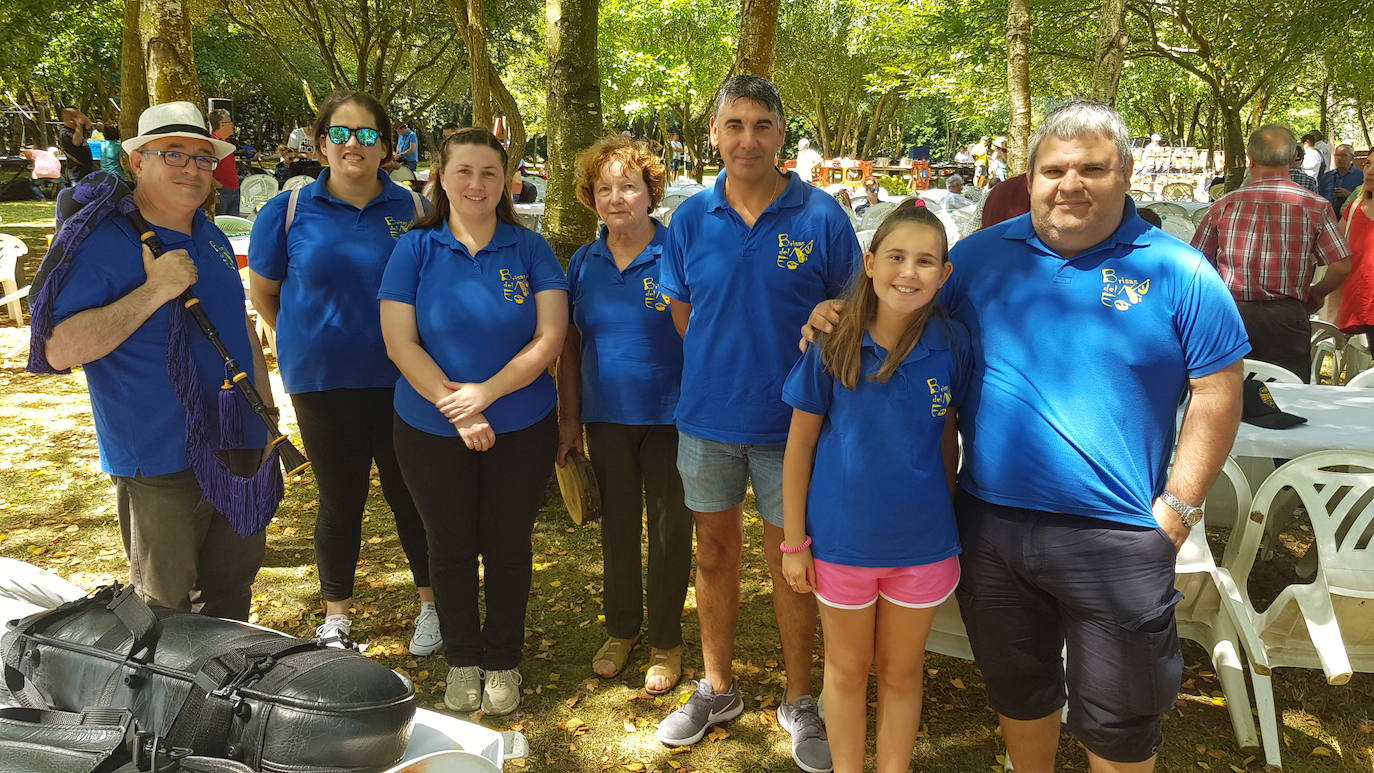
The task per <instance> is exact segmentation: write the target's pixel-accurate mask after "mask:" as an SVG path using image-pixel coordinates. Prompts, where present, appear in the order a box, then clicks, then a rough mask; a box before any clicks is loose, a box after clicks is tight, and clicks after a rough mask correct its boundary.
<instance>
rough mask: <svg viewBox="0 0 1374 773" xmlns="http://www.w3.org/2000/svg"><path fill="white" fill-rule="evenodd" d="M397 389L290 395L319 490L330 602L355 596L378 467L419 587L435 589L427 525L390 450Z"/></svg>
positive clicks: (319, 533) (322, 564) (319, 542)
mask: <svg viewBox="0 0 1374 773" xmlns="http://www.w3.org/2000/svg"><path fill="white" fill-rule="evenodd" d="M394 395H395V390H394V389H390V388H377V389H327V390H323V391H320V392H301V393H300V394H294V395H291V404H292V405H294V406H295V407H296V420H297V422H299V424H300V428H301V440H302V441H304V442H305V453H306V455H308V456H309V457H310V463H311V464H310V467H311V469H312V470H313V471H314V473H315V481H316V483H318V484H319V489H320V511H319V515H318V516H316V518H315V562H316V563H317V564H318V565H319V571H320V593H321V595H323V596H324V599H325V601H344V600H346V599H350V598H352V597H353V582H354V575H355V573H356V572H357V569H358V553H359V549H360V546H361V543H362V538H363V506H364V505H365V504H366V503H367V493H368V487H369V485H370V483H371V473H372V463H373V462H374V461H375V462H376V463H377V476H378V477H379V478H381V482H382V496H383V497H384V498H385V499H386V503H387V506H389V507H390V508H391V512H392V515H393V516H394V517H395V519H396V534H397V536H399V537H400V538H401V549H402V550H403V551H405V554H406V560H407V561H409V562H410V575H411V577H413V578H414V579H415V585H416V587H419V588H427V587H429V549H428V547H427V545H426V541H425V525H424V522H423V521H421V520H420V513H419V511H418V510H416V509H415V502H414V501H413V500H412V499H411V496H410V492H409V491H408V490H406V484H405V479H404V478H403V477H402V475H401V467H400V465H399V464H398V463H397V461H396V450H395V447H394V446H393V445H392V434H391V422H392V419H393V417H394V416H395V415H396V414H395V411H394V410H393V409H392V399H393V397H394Z"/></svg>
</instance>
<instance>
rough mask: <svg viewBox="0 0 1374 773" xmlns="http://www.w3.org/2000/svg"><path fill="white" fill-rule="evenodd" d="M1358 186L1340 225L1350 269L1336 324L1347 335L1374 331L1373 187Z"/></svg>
mask: <svg viewBox="0 0 1374 773" xmlns="http://www.w3.org/2000/svg"><path fill="white" fill-rule="evenodd" d="M1341 147H1346V146H1345V145H1342V146H1340V147H1338V148H1336V152H1337V153H1338V154H1339V153H1340V149H1341ZM1337 157H1338V158H1339V156H1337ZM1358 190H1359V192H1358V193H1356V194H1355V195H1354V196H1352V198H1351V202H1350V205H1349V206H1348V207H1347V208H1346V214H1345V223H1344V226H1343V228H1342V230H1343V231H1345V237H1346V242H1347V243H1348V244H1349V245H1350V264H1351V270H1350V279H1349V280H1347V281H1346V283H1345V285H1344V286H1343V287H1342V288H1341V303H1340V310H1339V312H1338V313H1337V315H1336V326H1337V327H1339V328H1340V329H1341V332H1342V333H1345V334H1346V335H1359V334H1361V333H1363V334H1365V335H1368V334H1369V333H1371V332H1374V189H1366V188H1364V187H1363V186H1361V187H1360V188H1359V189H1358Z"/></svg>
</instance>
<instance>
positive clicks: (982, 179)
mask: <svg viewBox="0 0 1374 773" xmlns="http://www.w3.org/2000/svg"><path fill="white" fill-rule="evenodd" d="M991 150H992V148H991V147H990V142H989V139H988V137H987V135H984V136H982V137H979V138H978V141H977V142H975V143H974V144H973V146H972V147H970V148H969V149H968V152H969V155H971V156H973V187H975V188H986V187H988V153H990V152H991Z"/></svg>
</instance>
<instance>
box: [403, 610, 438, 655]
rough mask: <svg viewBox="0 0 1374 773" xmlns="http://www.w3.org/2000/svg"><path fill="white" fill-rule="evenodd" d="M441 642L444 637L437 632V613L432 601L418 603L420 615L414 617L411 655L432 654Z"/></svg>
mask: <svg viewBox="0 0 1374 773" xmlns="http://www.w3.org/2000/svg"><path fill="white" fill-rule="evenodd" d="M443 643H444V637H443V635H442V634H440V633H439V613H438V611H436V610H435V608H434V602H432V601H428V602H425V603H423V604H421V605H420V616H419V617H417V618H415V635H413V636H411V637H410V652H411V654H412V655H433V654H434V653H435V652H437V651H438V649H439V647H440V646H442V645H443Z"/></svg>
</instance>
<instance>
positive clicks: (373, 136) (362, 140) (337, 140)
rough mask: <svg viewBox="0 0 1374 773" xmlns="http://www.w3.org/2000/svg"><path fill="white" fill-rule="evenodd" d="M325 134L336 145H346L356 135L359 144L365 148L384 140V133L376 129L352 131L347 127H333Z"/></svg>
mask: <svg viewBox="0 0 1374 773" xmlns="http://www.w3.org/2000/svg"><path fill="white" fill-rule="evenodd" d="M325 133H326V134H327V135H328V136H329V141H330V142H332V143H334V144H335V145H346V144H348V138H349V137H353V136H355V135H356V136H357V138H358V144H359V145H362V146H363V147H365V148H370V147H372V146H373V145H376V144H377V140H379V139H381V138H382V133H381V132H379V131H377V130H376V129H368V128H361V129H352V128H349V127H347V126H331V127H329V129H328V130H326V132H325Z"/></svg>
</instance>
